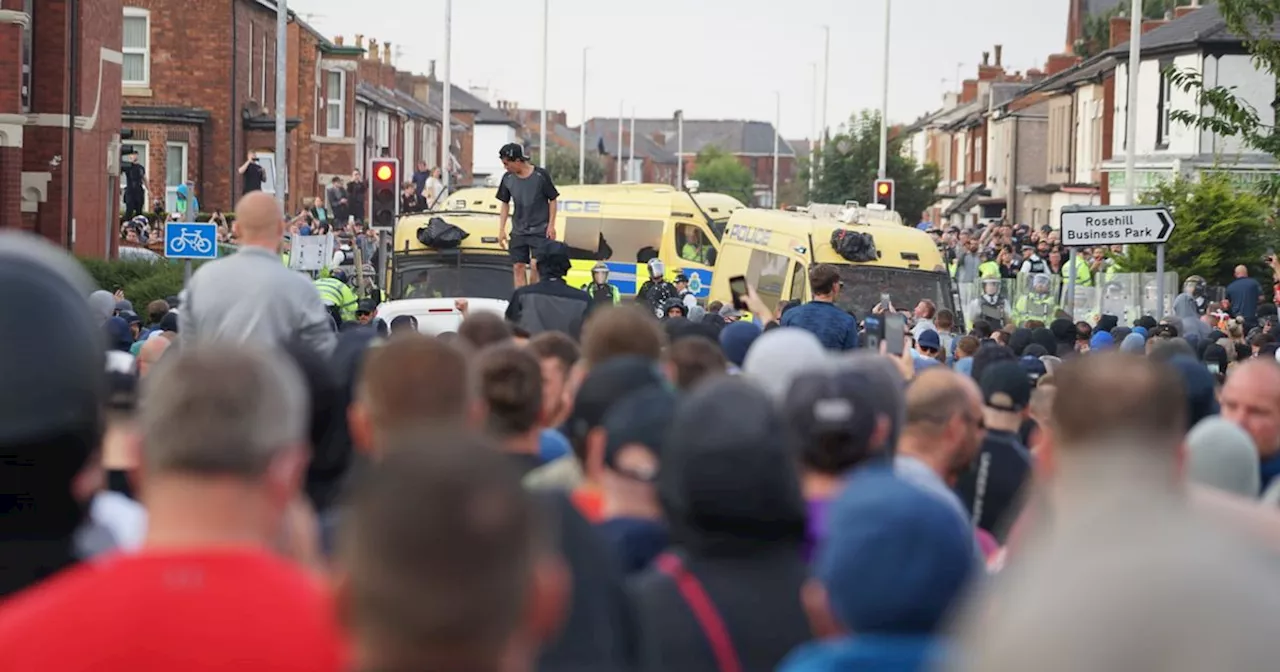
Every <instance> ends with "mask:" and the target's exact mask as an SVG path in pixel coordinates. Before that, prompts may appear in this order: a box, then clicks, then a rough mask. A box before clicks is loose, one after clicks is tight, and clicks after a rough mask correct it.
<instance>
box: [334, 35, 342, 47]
mask: <svg viewBox="0 0 1280 672" xmlns="http://www.w3.org/2000/svg"><path fill="white" fill-rule="evenodd" d="M333 43H334V44H336V45H338V46H339V47H341V46H342V36H341V35H339V36H337V37H335V38H333Z"/></svg>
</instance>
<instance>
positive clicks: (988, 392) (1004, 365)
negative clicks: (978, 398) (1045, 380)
mask: <svg viewBox="0 0 1280 672" xmlns="http://www.w3.org/2000/svg"><path fill="white" fill-rule="evenodd" d="M978 386H979V387H980V388H982V402H983V403H984V404H986V405H987V407H989V408H993V409H995V410H998V411H1007V412H1010V413H1018V412H1020V411H1022V409H1024V408H1026V407H1027V404H1029V403H1031V379H1030V378H1028V377H1027V373H1026V371H1025V370H1023V368H1022V364H1021V362H1015V361H1011V360H1004V361H1000V362H996V363H994V364H991V365H990V366H988V367H986V369H985V370H984V371H983V372H982V380H980V381H978Z"/></svg>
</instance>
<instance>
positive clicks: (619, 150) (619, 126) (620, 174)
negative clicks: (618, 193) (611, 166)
mask: <svg viewBox="0 0 1280 672" xmlns="http://www.w3.org/2000/svg"><path fill="white" fill-rule="evenodd" d="M623 107H624V104H623V101H621V100H620V101H618V160H617V161H615V163H617V164H618V166H617V168H618V170H617V173H618V184H622V109H623Z"/></svg>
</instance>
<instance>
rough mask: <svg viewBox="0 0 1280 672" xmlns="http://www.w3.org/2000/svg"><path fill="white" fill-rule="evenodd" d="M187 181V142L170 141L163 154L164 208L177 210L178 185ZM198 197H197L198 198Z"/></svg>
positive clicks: (170, 210) (172, 210) (171, 210)
mask: <svg viewBox="0 0 1280 672" xmlns="http://www.w3.org/2000/svg"><path fill="white" fill-rule="evenodd" d="M186 181H187V143H185V142H170V143H168V144H167V145H165V154H164V208H165V210H168V211H169V212H177V208H178V187H179V186H180V185H182V184H185V183H186ZM198 198H199V197H197V200H198Z"/></svg>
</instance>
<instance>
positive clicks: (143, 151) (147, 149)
mask: <svg viewBox="0 0 1280 672" xmlns="http://www.w3.org/2000/svg"><path fill="white" fill-rule="evenodd" d="M120 144H121V145H124V146H128V147H132V148H134V150H136V151H137V152H138V157H139V158H140V159H141V160H140V161H138V163H140V164H142V168H143V169H144V170H146V171H147V176H146V178H144V179H143V180H142V188H143V197H142V198H143V202H142V210H143V212H151V203H150V202H149V201H152V200H155V194H153V193H151V142H150V141H147V140H125V141H122V142H121V143H120ZM124 185H125V183H124V175H123V174H121V175H120V212H124V209H125V203H124Z"/></svg>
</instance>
